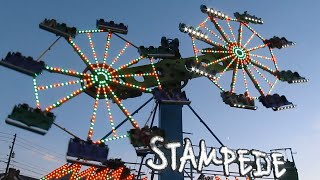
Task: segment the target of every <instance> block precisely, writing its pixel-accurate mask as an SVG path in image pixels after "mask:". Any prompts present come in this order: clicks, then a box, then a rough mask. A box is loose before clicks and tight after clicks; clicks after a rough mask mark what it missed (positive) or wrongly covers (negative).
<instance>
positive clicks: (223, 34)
mask: <svg viewBox="0 0 320 180" xmlns="http://www.w3.org/2000/svg"><path fill="white" fill-rule="evenodd" d="M211 22H212V23H213V24H214V26H215V27H216V28H217V30H218V31H219V33H220V34H221V36H222V38H223V39H224V40H225V41H226V42H231V40H230V38H229V36H228V34H226V33H225V32H224V30H223V29H222V27H221V26H220V24H219V23H218V21H217V20H216V19H215V18H211Z"/></svg>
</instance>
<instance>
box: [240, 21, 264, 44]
mask: <svg viewBox="0 0 320 180" xmlns="http://www.w3.org/2000/svg"><path fill="white" fill-rule="evenodd" d="M243 24H244V25H245V26H246V27H247V28H248V29H249V30H250V31H251V32H252V33H253V34H256V35H257V36H258V37H259V38H260V39H261V40H262V41H264V40H265V38H263V37H262V36H261V35H260V34H259V33H257V31H255V30H254V29H253V28H252V27H250V26H249V24H247V23H243Z"/></svg>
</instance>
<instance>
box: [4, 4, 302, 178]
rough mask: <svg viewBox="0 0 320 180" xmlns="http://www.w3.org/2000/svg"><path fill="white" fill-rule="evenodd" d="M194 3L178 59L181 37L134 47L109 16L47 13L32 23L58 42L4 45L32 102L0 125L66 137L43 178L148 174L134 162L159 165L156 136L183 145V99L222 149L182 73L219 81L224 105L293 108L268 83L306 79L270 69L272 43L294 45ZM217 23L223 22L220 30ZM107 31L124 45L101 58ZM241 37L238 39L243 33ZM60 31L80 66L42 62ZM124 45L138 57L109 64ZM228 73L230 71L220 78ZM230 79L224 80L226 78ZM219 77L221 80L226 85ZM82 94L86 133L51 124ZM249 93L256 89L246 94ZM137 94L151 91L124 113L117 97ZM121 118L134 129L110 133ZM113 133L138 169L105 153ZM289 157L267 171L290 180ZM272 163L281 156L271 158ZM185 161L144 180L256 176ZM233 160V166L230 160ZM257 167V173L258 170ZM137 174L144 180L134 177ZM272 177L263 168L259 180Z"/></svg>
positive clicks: (251, 19) (241, 17)
mask: <svg viewBox="0 0 320 180" xmlns="http://www.w3.org/2000/svg"><path fill="white" fill-rule="evenodd" d="M200 10H201V12H202V13H204V14H205V15H206V16H207V17H206V19H205V20H204V21H202V22H201V23H200V24H199V25H198V26H195V27H193V26H189V25H186V24H184V23H180V24H179V30H180V31H181V32H182V33H185V34H187V35H188V36H189V37H190V38H191V42H192V47H193V53H194V56H193V57H188V58H182V57H181V54H180V51H179V43H180V42H179V40H178V39H177V38H174V39H169V38H167V37H162V38H161V45H160V46H158V47H154V46H149V47H145V46H136V45H134V44H133V43H132V42H130V41H128V40H127V39H125V38H124V37H122V36H123V35H126V34H127V33H128V26H126V25H124V24H123V23H119V24H117V23H115V22H114V21H105V20H104V19H99V20H97V21H96V29H92V30H78V29H77V28H75V27H69V26H68V25H66V24H65V23H59V22H57V21H56V20H55V19H45V20H44V21H43V22H41V23H40V24H39V27H40V28H41V29H43V30H45V31H48V32H50V33H52V34H54V35H56V36H58V39H57V40H56V41H55V42H54V43H53V44H52V45H51V46H50V47H49V48H48V49H47V50H46V51H45V52H44V53H42V54H41V56H40V57H39V58H37V59H34V58H32V57H26V56H24V55H22V54H21V53H20V52H9V53H8V54H7V56H6V57H5V58H4V59H2V60H1V61H0V65H2V66H4V67H7V68H9V69H12V70H15V71H17V72H20V73H24V74H26V75H28V76H30V77H32V79H33V85H34V92H35V100H36V107H35V108H32V107H31V106H29V105H28V104H25V103H23V104H19V105H17V106H15V107H14V109H13V111H12V113H11V114H10V115H9V116H8V118H7V119H6V123H8V124H10V125H14V126H16V127H19V128H23V129H26V130H29V131H31V132H35V133H38V134H41V135H45V134H46V133H47V132H48V131H49V130H50V128H51V126H52V125H55V126H57V127H58V128H60V129H62V130H63V131H65V132H67V133H68V134H70V135H71V136H73V138H71V139H70V142H69V146H68V151H67V161H68V163H67V164H66V165H64V166H62V167H60V168H58V169H57V170H55V171H53V172H52V173H50V174H48V175H46V176H44V177H43V178H42V179H43V180H47V179H59V178H61V177H64V176H70V179H119V180H124V179H126V180H129V179H147V178H148V175H147V174H143V172H141V170H142V166H144V165H145V164H144V160H145V158H146V157H147V156H153V159H152V160H153V162H154V163H155V164H161V163H162V162H161V158H160V157H159V155H157V153H155V152H153V151H152V150H151V149H152V148H151V147H150V144H149V143H150V140H152V138H153V137H155V136H159V137H163V138H164V140H165V141H166V142H177V143H180V144H184V140H183V116H182V108H183V106H187V107H189V108H190V110H191V111H192V112H193V113H194V114H195V116H196V117H197V118H198V119H199V120H200V122H201V123H202V124H203V125H204V126H205V128H206V129H207V130H208V131H209V132H210V134H211V135H212V136H213V137H214V138H215V139H216V140H217V142H218V143H219V144H220V145H221V146H224V144H223V143H222V142H221V140H219V138H218V137H217V136H216V135H215V134H214V132H213V131H212V130H211V129H210V128H209V126H208V125H207V124H206V123H205V121H204V120H203V119H202V118H201V117H200V116H199V115H198V114H197V113H196V111H195V110H194V109H193V108H192V107H191V105H190V103H191V101H190V100H189V99H188V98H187V96H186V93H185V92H184V91H183V90H182V89H183V88H184V87H185V86H186V85H187V83H188V82H189V81H190V80H192V79H195V78H201V77H202V78H206V79H208V80H209V82H210V83H212V84H213V85H215V86H216V87H218V89H219V90H221V98H222V100H223V102H224V103H225V104H227V105H229V106H230V107H234V108H241V109H247V110H257V106H256V103H255V102H256V101H259V102H261V103H262V105H263V106H264V107H266V108H271V109H272V110H274V111H279V110H285V109H291V108H295V107H296V105H294V104H293V103H292V102H290V101H288V99H287V98H286V96H284V95H279V94H277V93H275V94H272V90H273V88H274V86H275V85H276V83H277V82H278V81H283V82H287V83H289V84H292V83H303V82H307V81H308V79H306V78H304V77H302V76H300V74H299V73H298V72H293V71H290V70H288V71H286V70H280V69H279V67H278V64H277V59H276V57H275V55H274V52H273V50H274V49H275V48H277V49H283V48H287V47H289V46H292V45H295V43H294V42H292V41H288V40H287V39H286V38H284V37H282V38H280V37H277V36H274V37H272V38H269V39H265V38H264V37H262V36H261V35H260V34H259V33H258V32H256V31H255V30H254V29H253V28H252V27H251V25H249V24H256V25H262V24H263V21H262V19H261V18H257V17H256V16H253V15H250V14H248V13H247V12H245V13H243V14H241V13H238V12H237V13H235V14H234V16H235V18H232V17H230V16H228V15H227V14H225V13H223V12H221V11H217V10H214V9H213V8H208V7H206V6H204V5H202V6H201V7H200ZM235 25H236V26H237V28H238V29H237V30H235V29H234V28H233V27H234V26H235ZM225 29H228V33H227V31H225ZM245 33H247V34H245ZM93 34H106V44H105V51H104V54H103V57H102V58H99V57H98V55H97V52H96V50H95V46H94V43H93V40H92V36H93ZM80 35H86V36H87V38H88V40H89V45H90V49H91V50H92V57H93V58H92V59H90V58H88V56H87V54H85V53H84V52H83V51H82V50H81V49H80V47H79V46H78V45H77V44H76V43H75V40H76V39H77V37H78V36H80ZM113 37H116V38H118V40H120V41H121V42H122V43H124V46H122V48H120V49H121V50H120V52H119V53H118V54H117V55H116V56H115V57H114V58H113V59H112V60H111V61H109V59H110V54H111V53H110V51H111V50H112V47H113V46H111V44H112V43H111V39H113ZM245 37H246V38H247V39H246V40H244V39H245ZM61 38H62V39H65V40H66V41H67V43H68V44H69V45H70V46H71V48H72V49H73V50H74V51H75V52H76V54H77V55H78V56H79V58H80V60H81V61H82V63H83V64H84V65H85V68H84V69H83V70H82V71H81V72H78V71H74V70H69V69H63V68H60V67H53V66H49V65H47V64H46V63H45V61H42V60H40V59H42V57H44V55H45V54H46V52H47V51H48V50H50V49H52V47H53V46H54V45H55V43H56V42H57V41H58V40H60V39H61ZM130 48H133V49H136V53H137V55H136V56H135V57H133V58H131V59H130V60H127V62H124V63H122V64H121V65H119V66H118V67H117V68H116V67H114V65H115V64H116V63H117V62H120V59H121V57H122V56H124V55H128V54H126V52H127V51H129V50H128V49H130ZM129 55H130V56H131V55H132V54H129ZM126 57H127V56H126ZM142 62H144V63H142ZM46 72H48V73H52V74H61V75H64V76H66V77H71V78H75V79H76V80H72V81H68V82H62V83H55V84H51V85H38V77H40V76H42V75H43V74H45V73H46ZM228 73H229V75H227V74H228ZM137 77H138V78H137ZM229 77H231V80H230V78H229ZM139 78H140V79H139ZM141 78H142V79H143V80H141ZM228 78H229V81H228ZM271 79H272V80H271ZM241 81H242V82H243V83H241ZM239 82H240V83H239ZM228 83H229V86H227V87H225V86H226V84H228ZM239 84H240V85H239ZM241 84H242V86H241ZM69 85H79V86H80V88H79V89H77V90H75V91H73V92H71V93H70V94H69V95H67V96H65V97H62V98H61V99H59V100H57V101H56V102H54V103H52V104H50V105H48V106H47V107H42V106H41V104H40V99H39V93H40V92H44V91H45V90H48V89H54V88H59V87H62V86H69ZM249 89H255V90H256V91H255V92H252V91H249ZM82 93H85V94H87V95H89V96H90V97H92V98H93V99H94V106H93V113H92V116H91V118H90V126H89V129H88V133H87V138H86V139H81V138H79V137H77V136H76V135H75V134H74V133H73V132H70V131H68V130H67V128H64V127H61V126H60V125H58V124H57V123H56V119H57V118H56V115H54V114H53V113H52V110H53V109H56V108H58V107H60V106H62V105H63V104H64V103H66V102H68V101H70V100H71V99H73V98H75V97H77V96H78V95H80V94H82ZM255 93H256V95H254V94H255ZM143 94H151V95H152V97H151V98H150V99H149V100H148V101H147V102H146V103H144V104H143V105H142V106H141V107H139V108H138V109H137V110H136V111H134V112H133V113H130V112H129V111H128V110H127V108H126V107H125V106H124V103H123V102H124V101H125V100H126V99H130V98H138V97H140V96H142V95H143ZM153 99H154V100H155V107H154V109H153V111H152V121H151V123H150V126H149V125H148V126H144V127H140V126H139V125H138V122H137V121H136V120H135V118H134V117H133V116H134V115H135V114H136V113H138V111H139V110H141V109H142V108H143V107H145V106H146V105H147V104H148V103H149V102H151V101H152V100H153ZM101 101H104V103H105V106H106V108H107V112H108V114H107V117H108V119H109V123H110V126H111V131H110V132H109V133H108V134H107V135H106V136H104V137H103V138H101V139H98V140H93V134H94V129H95V128H94V127H95V121H96V117H97V111H98V106H99V103H101ZM112 105H115V106H116V107H117V108H119V110H120V111H121V112H122V113H123V114H124V115H125V117H126V119H125V120H123V121H121V122H119V123H118V124H117V125H116V122H118V121H117V120H116V118H114V114H113V113H112ZM157 110H158V111H159V117H158V121H159V124H158V127H157V126H154V119H155V115H156V111H157ZM150 117H151V116H150ZM126 122H129V123H130V124H131V125H132V128H133V129H131V130H129V131H128V132H127V133H125V134H122V135H119V134H118V133H117V130H118V129H119V128H120V127H121V126H122V125H123V124H124V123H126ZM147 123H148V122H147ZM147 123H146V124H147ZM110 136H111V137H110ZM122 138H130V141H131V144H132V145H133V147H134V148H135V150H136V153H137V156H138V157H141V163H140V167H139V170H138V171H137V173H132V169H130V168H128V167H127V166H126V165H127V164H128V163H127V162H123V161H122V160H121V159H108V154H109V151H110V149H109V147H108V145H107V144H108V142H109V141H113V140H118V139H122ZM159 148H162V150H163V151H164V156H165V157H169V154H170V153H171V154H172V152H170V150H168V149H165V148H163V147H162V146H161V145H160V146H159ZM286 150H290V152H291V149H290V148H285V149H278V150H275V151H286ZM262 154H263V153H262ZM291 154H292V152H291ZM183 156H184V151H183V147H177V149H176V158H177V159H180V158H182V157H183ZM268 158H269V156H268V155H265V159H268ZM168 159H169V158H168ZM291 159H292V160H291V161H289V160H287V161H285V162H284V163H283V164H280V166H281V167H282V168H285V169H286V170H287V172H286V173H283V174H282V175H281V176H280V175H279V176H278V175H277V174H276V173H275V175H274V177H275V178H277V179H280V180H289V179H290V180H295V179H298V174H297V169H296V167H295V163H294V160H293V157H292V158H291ZM277 160H279V161H280V159H276V161H277ZM189 163H190V168H184V170H183V172H178V171H173V170H171V169H170V168H165V169H164V170H162V171H157V170H155V169H152V172H151V174H150V179H154V176H155V175H158V179H159V180H172V179H175V180H182V179H185V178H189V179H194V178H195V177H196V174H200V175H199V177H198V179H208V178H209V179H210V178H213V177H214V178H215V179H220V177H218V175H220V176H225V177H235V178H236V179H238V178H239V177H244V178H246V179H252V177H255V176H254V173H253V174H251V173H249V172H248V173H247V174H241V173H240V174H239V173H226V172H219V171H209V170H208V171H202V172H198V171H197V170H196V168H195V167H193V166H192V162H189ZM230 163H231V162H230ZM234 163H235V164H240V163H239V162H234ZM262 164H263V163H262ZM82 166H90V168H89V169H87V170H85V171H81V172H80V169H81V168H82ZM248 166H249V165H248ZM248 166H247V168H248ZM252 169H253V170H255V171H258V169H259V167H254V166H252ZM262 169H263V170H265V171H266V169H264V168H262ZM143 175H144V177H142V176H143ZM271 176H272V175H271V174H270V173H269V174H268V175H267V176H266V177H265V178H270V177H271Z"/></svg>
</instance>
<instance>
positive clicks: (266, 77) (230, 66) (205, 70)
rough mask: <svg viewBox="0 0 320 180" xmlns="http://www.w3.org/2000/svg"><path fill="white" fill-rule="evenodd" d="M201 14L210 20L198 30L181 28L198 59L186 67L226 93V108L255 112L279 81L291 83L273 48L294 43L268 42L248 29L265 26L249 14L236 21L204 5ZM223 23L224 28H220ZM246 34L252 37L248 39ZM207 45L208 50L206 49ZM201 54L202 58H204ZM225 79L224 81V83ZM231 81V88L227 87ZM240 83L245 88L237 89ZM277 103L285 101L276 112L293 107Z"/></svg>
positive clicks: (276, 40) (276, 39)
mask: <svg viewBox="0 0 320 180" xmlns="http://www.w3.org/2000/svg"><path fill="white" fill-rule="evenodd" d="M201 11H202V12H203V13H205V14H207V15H208V17H207V18H206V19H205V20H204V21H203V22H201V23H200V24H199V26H197V27H196V28H194V27H192V26H188V25H186V24H180V26H179V28H180V31H181V32H183V33H186V34H188V35H189V36H190V37H191V40H192V47H193V52H194V55H195V59H194V60H193V61H189V62H188V64H186V66H187V68H188V70H189V71H191V72H193V73H195V74H198V75H200V76H205V77H207V78H209V79H210V80H211V82H212V83H214V84H215V85H216V86H217V87H218V88H219V89H220V90H221V91H223V92H222V93H221V96H222V98H223V100H224V102H225V103H226V104H229V105H230V106H233V107H239V108H246V109H252V110H255V109H256V107H255V105H254V99H257V98H258V97H260V98H259V99H260V101H264V99H265V97H270V96H272V95H271V92H272V90H273V88H274V86H275V85H276V83H277V82H278V80H279V79H280V80H283V81H288V82H289V80H287V79H286V78H283V77H284V76H286V75H285V73H286V72H285V71H281V72H284V74H283V75H280V74H281V73H280V70H279V67H278V64H277V60H276V57H275V55H274V53H273V48H278V49H281V48H284V47H287V46H291V45H294V44H295V43H293V42H291V41H287V40H286V39H285V38H278V37H274V38H271V39H265V38H264V37H262V36H261V35H260V34H259V33H258V32H257V31H255V30H254V29H253V28H252V27H251V26H250V25H249V23H253V24H263V21H262V20H261V18H257V17H255V16H251V15H249V14H248V13H247V12H245V13H244V14H240V13H234V15H235V17H236V18H235V19H234V18H231V17H230V16H228V15H226V14H224V13H222V12H220V11H216V10H214V9H212V8H207V7H206V6H204V5H202V6H201ZM221 22H222V23H223V25H224V26H223V25H220V24H221ZM234 24H238V29H237V30H234V28H233V27H235V26H234ZM210 25H211V26H210ZM212 25H213V26H212ZM225 29H227V30H225ZM227 31H229V33H227ZM247 33H248V34H250V35H249V36H248V35H247ZM246 35H247V36H246ZM244 37H246V39H245V38H244ZM208 45H209V46H210V47H209V48H207V46H208ZM200 54H203V55H202V57H201V55H200ZM200 57H201V58H200ZM228 73H229V74H228ZM239 74H240V76H242V80H241V78H240V77H239ZM291 74H292V73H291ZM296 74H297V73H296ZM224 77H225V78H224ZM281 77H282V78H281ZM223 78H224V80H223V81H221V79H223ZM296 78H297V79H299V80H301V81H300V82H305V81H307V80H306V79H305V78H303V77H301V76H299V75H298V74H297V76H296ZM228 79H229V80H228ZM230 79H231V81H230ZM248 79H250V81H251V82H252V84H250V82H248ZM228 81H229V83H230V85H229V87H227V86H228V85H227V84H226V83H227V82H228ZM241 81H243V83H242V84H243V86H241V85H238V84H239V82H240V83H241ZM262 81H264V82H265V83H263V82H262ZM236 85H237V88H236ZM250 85H251V86H252V85H253V87H254V88H255V89H256V90H257V91H258V93H259V94H258V96H255V95H253V94H254V93H252V91H249V89H250ZM251 88H252V87H251ZM243 92H244V93H243ZM232 99H233V100H232ZM274 99H275V101H277V100H282V101H283V102H280V103H278V106H277V105H276V106H275V107H273V106H271V107H272V108H275V109H274V110H280V109H279V108H293V107H294V105H293V104H292V103H290V102H288V101H287V100H286V98H285V97H284V96H282V97H280V96H278V95H276V97H274ZM264 105H265V104H264ZM283 106H286V107H283Z"/></svg>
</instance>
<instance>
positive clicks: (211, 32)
mask: <svg viewBox="0 0 320 180" xmlns="http://www.w3.org/2000/svg"><path fill="white" fill-rule="evenodd" d="M203 28H205V29H206V30H207V31H209V32H210V34H212V35H214V36H215V37H216V38H218V39H220V40H221V41H222V42H224V43H227V42H226V41H225V40H224V39H223V38H221V37H220V36H218V35H217V34H216V33H214V31H212V30H210V29H209V28H208V27H207V26H203Z"/></svg>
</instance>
